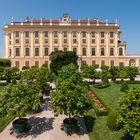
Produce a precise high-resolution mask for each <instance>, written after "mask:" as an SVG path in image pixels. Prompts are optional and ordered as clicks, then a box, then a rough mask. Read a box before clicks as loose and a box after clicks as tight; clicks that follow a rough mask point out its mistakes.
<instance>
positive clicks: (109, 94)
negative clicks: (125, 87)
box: [92, 83, 140, 109]
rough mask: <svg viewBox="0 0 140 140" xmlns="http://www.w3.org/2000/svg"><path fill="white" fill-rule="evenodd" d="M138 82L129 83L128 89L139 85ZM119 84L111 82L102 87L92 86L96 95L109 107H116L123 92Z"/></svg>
mask: <svg viewBox="0 0 140 140" xmlns="http://www.w3.org/2000/svg"><path fill="white" fill-rule="evenodd" d="M139 86H140V84H129V89H132V88H135V87H139ZM120 87H121V84H113V83H112V85H111V86H110V87H107V88H104V89H97V88H94V87H92V89H93V91H94V93H95V94H96V96H97V97H98V98H99V99H101V101H103V102H104V104H105V105H106V106H107V107H108V108H109V109H112V108H114V109H116V108H117V107H118V101H119V98H120V97H121V96H122V95H124V94H125V93H124V92H121V91H120Z"/></svg>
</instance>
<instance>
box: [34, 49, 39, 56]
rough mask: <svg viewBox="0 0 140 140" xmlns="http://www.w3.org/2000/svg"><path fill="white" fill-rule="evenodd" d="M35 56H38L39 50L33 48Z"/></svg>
mask: <svg viewBox="0 0 140 140" xmlns="http://www.w3.org/2000/svg"><path fill="white" fill-rule="evenodd" d="M35 56H39V48H35Z"/></svg>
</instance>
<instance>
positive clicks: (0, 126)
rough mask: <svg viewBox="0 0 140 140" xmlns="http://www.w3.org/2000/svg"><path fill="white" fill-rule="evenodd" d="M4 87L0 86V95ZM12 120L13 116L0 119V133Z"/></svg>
mask: <svg viewBox="0 0 140 140" xmlns="http://www.w3.org/2000/svg"><path fill="white" fill-rule="evenodd" d="M5 87H6V86H0V94H4V90H5ZM13 119H14V116H12V115H11V116H7V117H2V118H0V132H1V131H2V130H3V129H4V128H5V127H6V126H7V125H8V124H9V123H10V122H11V121H12V120H13Z"/></svg>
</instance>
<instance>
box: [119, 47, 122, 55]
mask: <svg viewBox="0 0 140 140" xmlns="http://www.w3.org/2000/svg"><path fill="white" fill-rule="evenodd" d="M122 55H123V48H119V56H122Z"/></svg>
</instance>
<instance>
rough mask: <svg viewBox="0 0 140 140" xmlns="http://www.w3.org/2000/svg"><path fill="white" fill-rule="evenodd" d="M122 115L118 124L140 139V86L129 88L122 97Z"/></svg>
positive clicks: (120, 102)
mask: <svg viewBox="0 0 140 140" xmlns="http://www.w3.org/2000/svg"><path fill="white" fill-rule="evenodd" d="M119 104H120V115H121V116H120V117H119V119H118V124H119V125H120V126H121V127H122V128H123V130H124V131H125V133H126V134H129V135H130V136H133V137H134V140H139V139H140V88H135V89H133V90H128V91H127V92H126V94H125V95H123V96H122V97H121V98H120V101H119Z"/></svg>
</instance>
